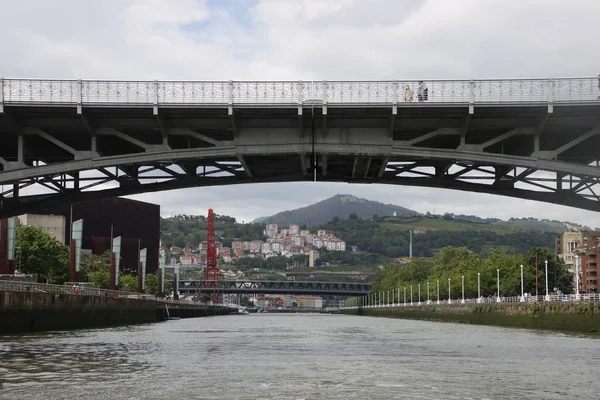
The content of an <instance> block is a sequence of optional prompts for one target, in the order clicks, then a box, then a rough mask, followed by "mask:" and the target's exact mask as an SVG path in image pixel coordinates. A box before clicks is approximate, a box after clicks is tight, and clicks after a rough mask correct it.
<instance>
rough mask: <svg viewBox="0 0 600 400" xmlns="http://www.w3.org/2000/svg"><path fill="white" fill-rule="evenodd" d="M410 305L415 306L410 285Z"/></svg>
mask: <svg viewBox="0 0 600 400" xmlns="http://www.w3.org/2000/svg"><path fill="white" fill-rule="evenodd" d="M410 305H411V306H412V305H413V301H412V285H410Z"/></svg>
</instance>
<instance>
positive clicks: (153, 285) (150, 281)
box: [146, 274, 159, 295]
mask: <svg viewBox="0 0 600 400" xmlns="http://www.w3.org/2000/svg"><path fill="white" fill-rule="evenodd" d="M158 290H159V288H158V276H156V274H147V275H146V293H150V294H154V295H156V294H158Z"/></svg>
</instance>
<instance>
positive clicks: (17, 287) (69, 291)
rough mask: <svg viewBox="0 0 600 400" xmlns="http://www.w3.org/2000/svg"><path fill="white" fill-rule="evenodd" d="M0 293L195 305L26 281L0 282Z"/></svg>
mask: <svg viewBox="0 0 600 400" xmlns="http://www.w3.org/2000/svg"><path fill="white" fill-rule="evenodd" d="M0 292H30V293H45V294H61V295H73V296H101V297H121V298H129V299H145V300H154V301H157V302H161V303H169V304H194V303H192V302H191V301H186V300H173V299H165V298H163V297H158V296H155V295H153V294H146V293H138V292H127V291H121V290H108V289H100V288H96V287H90V286H76V287H74V286H72V285H52V284H47V283H37V282H26V281H12V280H11V281H3V280H0Z"/></svg>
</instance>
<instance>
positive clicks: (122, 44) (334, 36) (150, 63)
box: [0, 0, 600, 227]
mask: <svg viewBox="0 0 600 400" xmlns="http://www.w3.org/2000/svg"><path fill="white" fill-rule="evenodd" d="M599 16H600V1H598V0H570V1H565V0H512V1H510V0H498V1H494V0H434V1H418V0H402V1H400V0H378V1H375V0H372V1H371V0H339V1H326V0H306V1H293V0H235V1H234V0H231V1H226V0H207V1H202V0H198V1H196V0H177V1H166V0H164V1H160V0H139V1H126V0H102V1H91V0H83V1H82V0H69V1H60V0H54V1H47V0H38V1H28V0H19V1H3V2H2V8H1V10H0V33H2V40H1V41H0V76H4V77H14V78H34V77H36V78H41V77H45V78H87V79H132V80H133V79H138V80H143V79H190V80H212V79H217V80H229V79H233V80H280V79H281V80H284V79H286V80H299V79H302V80H322V79H328V80H342V79H356V80H359V79H360V80H367V79H382V80H389V79H399V80H401V79H430V78H455V79H462V78H512V77H520V76H525V77H561V76H596V75H598V74H599V73H600V51H599V47H598V46H599V45H598V38H599V37H600V22H599V20H598V18H599ZM337 193H351V194H354V195H357V196H362V197H366V198H369V199H373V200H378V201H383V202H386V203H395V204H398V205H401V206H405V207H408V208H412V209H414V210H417V211H420V212H425V211H431V212H433V211H434V210H435V212H437V213H442V212H453V213H466V214H476V215H479V216H483V217H492V216H493V217H500V218H509V217H511V216H514V217H523V216H534V217H539V218H550V219H561V220H571V221H573V222H580V223H585V224H588V225H590V226H592V227H595V226H600V214H598V213H592V212H586V211H581V210H577V209H574V208H568V207H561V206H555V205H551V204H546V203H536V202H531V201H524V200H518V199H511V198H506V197H499V196H491V195H483V194H474V193H464V192H456V191H449V190H442V189H426V188H413V187H402V186H383V185H349V184H331V183H323V184H314V183H295V184H291V183H281V184H260V185H257V184H255V185H243V186H229V187H214V188H197V189H186V190H177V191H171V192H162V193H153V194H147V195H139V196H134V197H135V198H138V199H141V200H145V201H150V202H154V203H159V204H160V205H161V207H162V213H163V215H172V214H177V213H189V214H199V213H206V209H207V208H209V207H214V208H215V209H216V212H217V213H219V214H229V215H232V216H235V217H237V218H238V219H239V220H245V221H249V220H252V219H254V218H256V217H259V216H265V215H271V214H273V213H275V212H278V211H282V210H286V209H291V208H296V207H300V206H305V205H308V204H310V203H312V202H314V201H318V200H321V199H324V198H327V197H329V196H331V195H334V194H337Z"/></svg>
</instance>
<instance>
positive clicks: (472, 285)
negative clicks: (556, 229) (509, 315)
mask: <svg viewBox="0 0 600 400" xmlns="http://www.w3.org/2000/svg"><path fill="white" fill-rule="evenodd" d="M536 252H537V254H538V261H539V263H538V266H539V268H538V290H539V294H540V295H543V294H545V293H546V292H545V290H546V289H545V268H544V263H543V261H544V260H546V259H547V260H548V286H549V293H552V292H553V291H554V287H556V288H557V289H559V290H560V291H561V292H562V293H572V292H573V287H572V283H571V282H572V277H571V276H570V274H569V272H568V270H567V268H566V267H565V265H564V263H563V262H562V261H561V260H560V259H559V258H558V257H556V256H555V255H554V254H552V252H550V251H549V250H548V249H545V248H531V249H530V250H529V252H528V253H527V254H508V253H505V252H503V251H501V250H494V251H493V252H492V253H491V254H490V255H489V257H487V258H485V259H483V258H481V257H480V256H478V255H476V254H473V253H471V252H470V251H469V250H468V249H467V248H465V247H460V248H456V247H445V248H443V249H441V250H440V251H439V252H438V253H437V254H436V256H435V257H433V258H432V259H423V258H413V259H412V261H411V262H410V263H407V264H404V265H387V266H386V267H385V268H384V269H382V270H380V271H378V272H377V274H376V276H375V279H374V284H373V292H382V291H388V290H391V291H393V293H394V295H395V297H394V298H397V297H398V289H400V300H403V296H404V287H406V288H407V293H408V288H410V286H411V285H412V287H413V298H414V300H415V301H417V294H416V293H417V292H416V290H417V288H418V284H421V301H423V300H426V299H427V291H426V287H427V282H429V285H430V299H431V300H436V299H437V282H438V281H439V285H440V299H447V298H448V279H450V290H451V298H454V299H457V298H460V297H461V296H462V287H461V286H462V285H461V280H462V276H464V279H465V297H467V298H469V297H471V298H474V297H477V294H478V293H477V280H478V276H477V274H478V273H479V274H480V276H481V295H482V296H490V295H494V294H496V293H497V290H498V287H497V282H498V280H497V270H500V294H501V295H502V296H519V295H520V294H521V268H520V266H521V265H523V276H524V279H523V280H524V291H525V292H526V293H531V294H533V295H535V293H536V292H535V287H536V273H535V271H536V269H535V265H536V264H535V254H536ZM540 260H541V261H540ZM554 276H556V277H557V280H556V286H555V285H554ZM561 278H562V279H561ZM407 296H408V295H407Z"/></svg>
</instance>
